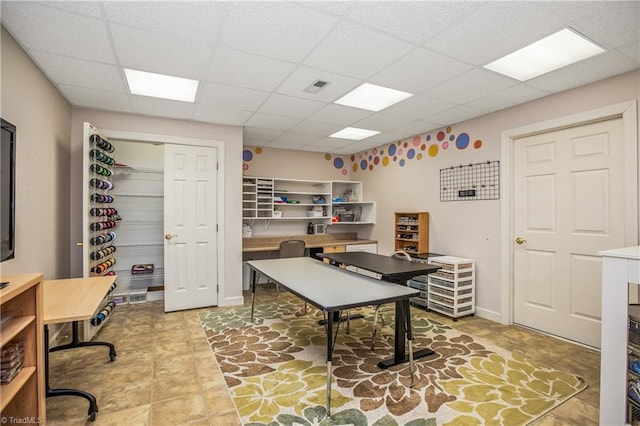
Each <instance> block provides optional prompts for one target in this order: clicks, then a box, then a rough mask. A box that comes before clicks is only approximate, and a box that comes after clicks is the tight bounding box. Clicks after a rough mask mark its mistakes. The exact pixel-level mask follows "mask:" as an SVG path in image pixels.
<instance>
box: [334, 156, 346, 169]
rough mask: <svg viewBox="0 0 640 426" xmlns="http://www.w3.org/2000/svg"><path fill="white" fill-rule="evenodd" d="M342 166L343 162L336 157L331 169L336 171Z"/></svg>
mask: <svg viewBox="0 0 640 426" xmlns="http://www.w3.org/2000/svg"><path fill="white" fill-rule="evenodd" d="M343 166H344V161H343V160H342V158H340V157H336V158H334V159H333V167H335V168H336V169H341V168H342V167H343Z"/></svg>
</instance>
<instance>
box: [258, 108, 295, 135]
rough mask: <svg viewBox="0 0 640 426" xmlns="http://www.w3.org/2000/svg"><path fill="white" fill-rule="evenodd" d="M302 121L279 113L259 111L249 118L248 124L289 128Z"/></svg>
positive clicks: (279, 128)
mask: <svg viewBox="0 0 640 426" xmlns="http://www.w3.org/2000/svg"><path fill="white" fill-rule="evenodd" d="M298 123H300V119H299V118H291V117H281V116H278V115H269V114H261V113H259V112H257V113H255V114H253V116H252V117H251V118H250V119H249V120H247V122H246V125H247V126H249V127H262V128H264V129H274V130H282V131H284V130H289V129H291V128H292V127H293V126H295V125H296V124H298Z"/></svg>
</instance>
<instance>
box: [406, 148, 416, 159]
mask: <svg viewBox="0 0 640 426" xmlns="http://www.w3.org/2000/svg"><path fill="white" fill-rule="evenodd" d="M415 156H416V150H415V149H410V150H409V151H407V158H408V159H409V160H411V159H412V158H413V157H415Z"/></svg>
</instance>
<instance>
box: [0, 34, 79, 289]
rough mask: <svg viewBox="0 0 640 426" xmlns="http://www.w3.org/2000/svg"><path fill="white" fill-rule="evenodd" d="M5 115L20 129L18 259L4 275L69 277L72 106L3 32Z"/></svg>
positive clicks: (0, 267)
mask: <svg viewBox="0 0 640 426" xmlns="http://www.w3.org/2000/svg"><path fill="white" fill-rule="evenodd" d="M0 37H1V39H2V40H1V41H2V47H1V49H0V55H1V58H0V63H1V67H0V68H1V76H2V78H1V88H0V93H1V95H0V96H1V97H0V114H1V115H2V118H4V119H5V120H7V121H9V122H10V123H12V124H14V125H15V126H16V128H17V131H16V136H17V137H16V200H15V206H16V227H15V230H16V246H15V250H16V251H15V258H14V259H11V260H7V261H5V262H2V263H0V273H2V274H20V273H28V272H41V273H44V277H45V279H56V278H66V277H67V276H68V274H69V244H70V243H69V151H70V140H71V137H70V136H71V133H70V124H69V123H70V121H71V106H70V105H69V104H68V103H67V101H66V100H65V99H64V98H63V97H62V95H60V93H59V92H58V91H57V90H56V88H55V87H54V86H53V85H52V84H51V83H50V82H49V80H48V79H47V78H46V77H45V76H44V74H42V72H40V70H39V69H38V67H36V65H35V64H34V63H33V62H32V61H31V59H29V57H28V56H27V55H26V54H25V52H24V51H23V50H22V48H20V46H19V45H18V44H17V43H16V41H15V40H14V39H13V38H12V37H11V35H10V34H9V33H8V32H6V31H5V29H4V27H3V28H2V33H1V36H0Z"/></svg>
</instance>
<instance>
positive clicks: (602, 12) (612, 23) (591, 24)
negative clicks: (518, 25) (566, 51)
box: [537, 1, 640, 48]
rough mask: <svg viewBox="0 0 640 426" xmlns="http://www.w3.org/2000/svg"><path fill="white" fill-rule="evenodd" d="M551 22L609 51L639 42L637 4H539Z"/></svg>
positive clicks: (597, 2) (639, 20)
mask: <svg viewBox="0 0 640 426" xmlns="http://www.w3.org/2000/svg"><path fill="white" fill-rule="evenodd" d="M537 6H538V7H539V8H541V9H543V10H545V11H546V12H547V15H548V16H549V19H553V20H555V21H556V22H558V23H560V24H561V25H563V26H571V27H573V28H575V29H576V30H578V31H579V32H581V33H582V34H584V35H586V36H587V37H589V38H591V39H592V40H593V41H595V42H597V43H602V44H604V45H605V46H606V47H613V48H617V47H620V46H624V45H626V44H629V43H632V42H634V41H637V40H638V37H639V34H640V2H638V1H554V2H548V3H547V2H539V4H538V5H537Z"/></svg>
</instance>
